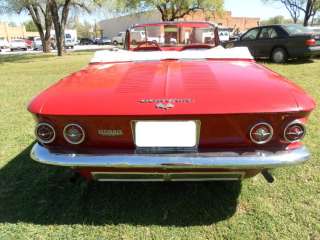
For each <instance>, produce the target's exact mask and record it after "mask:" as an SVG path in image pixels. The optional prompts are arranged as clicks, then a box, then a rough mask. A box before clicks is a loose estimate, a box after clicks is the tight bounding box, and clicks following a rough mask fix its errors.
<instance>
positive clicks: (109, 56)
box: [91, 46, 253, 63]
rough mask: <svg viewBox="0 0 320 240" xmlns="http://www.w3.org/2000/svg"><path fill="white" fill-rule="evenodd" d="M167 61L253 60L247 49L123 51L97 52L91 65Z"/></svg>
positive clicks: (219, 47)
mask: <svg viewBox="0 0 320 240" xmlns="http://www.w3.org/2000/svg"><path fill="white" fill-rule="evenodd" d="M165 59H183V60H188V59H190V60H195V59H249V60H251V59H253V57H252V55H251V54H250V52H249V50H248V48H247V47H235V48H227V49H225V48H223V47H221V46H218V47H215V48H211V49H190V50H185V51H145V52H142V51H141V52H139V51H128V50H122V49H119V50H117V49H113V50H103V51H97V52H96V53H95V55H94V57H93V58H92V60H91V63H111V62H133V61H160V60H165Z"/></svg>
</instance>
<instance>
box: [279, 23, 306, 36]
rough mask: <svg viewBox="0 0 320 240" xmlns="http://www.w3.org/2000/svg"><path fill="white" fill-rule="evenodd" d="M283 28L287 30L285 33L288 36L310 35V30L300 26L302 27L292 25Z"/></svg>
mask: <svg viewBox="0 0 320 240" xmlns="http://www.w3.org/2000/svg"><path fill="white" fill-rule="evenodd" d="M283 27H284V28H285V30H287V32H288V33H289V34H299V33H310V32H312V31H311V30H310V29H308V28H306V27H304V26H302V25H295V24H292V25H286V26H283Z"/></svg>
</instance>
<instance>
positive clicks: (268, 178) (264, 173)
mask: <svg viewBox="0 0 320 240" xmlns="http://www.w3.org/2000/svg"><path fill="white" fill-rule="evenodd" d="M261 174H262V176H263V177H264V179H265V180H266V181H267V182H268V183H273V182H274V177H273V176H272V175H271V173H270V172H269V171H268V170H266V169H265V170H262V171H261Z"/></svg>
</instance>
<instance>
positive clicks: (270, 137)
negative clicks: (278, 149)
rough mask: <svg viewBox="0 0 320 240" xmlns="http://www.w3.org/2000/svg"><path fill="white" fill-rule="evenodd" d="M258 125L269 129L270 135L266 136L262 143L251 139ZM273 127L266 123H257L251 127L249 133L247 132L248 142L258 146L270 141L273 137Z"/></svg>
mask: <svg viewBox="0 0 320 240" xmlns="http://www.w3.org/2000/svg"><path fill="white" fill-rule="evenodd" d="M259 125H264V126H266V127H267V128H269V131H270V135H269V136H268V138H267V139H265V140H264V141H257V140H255V139H254V138H253V137H252V132H253V130H254V129H255V128H257V127H258V126H259ZM273 133H274V131H273V127H272V126H271V124H269V123H267V122H259V123H257V124H255V125H253V126H252V127H251V128H250V132H249V136H250V140H251V141H252V142H253V143H255V144H258V145H262V144H266V143H268V142H270V141H271V139H272V137H273Z"/></svg>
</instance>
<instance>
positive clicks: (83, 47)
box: [0, 45, 122, 55]
mask: <svg viewBox="0 0 320 240" xmlns="http://www.w3.org/2000/svg"><path fill="white" fill-rule="evenodd" d="M113 47H114V45H76V46H75V47H74V48H73V49H67V52H73V51H85V50H95V49H97V50H99V49H109V48H113ZM118 47H122V46H121V45H118ZM51 52H57V50H52V51H51ZM30 53H31V54H39V53H42V51H34V50H28V51H13V52H11V51H10V49H6V50H2V51H1V52H0V55H9V54H30Z"/></svg>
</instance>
